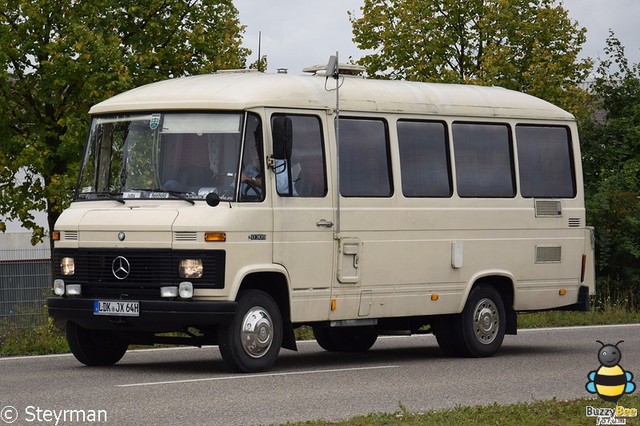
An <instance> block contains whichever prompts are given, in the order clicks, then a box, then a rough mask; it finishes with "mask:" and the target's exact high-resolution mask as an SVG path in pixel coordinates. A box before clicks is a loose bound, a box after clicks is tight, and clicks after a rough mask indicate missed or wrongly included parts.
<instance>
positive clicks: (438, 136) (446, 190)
mask: <svg viewBox="0 0 640 426" xmlns="http://www.w3.org/2000/svg"><path fill="white" fill-rule="evenodd" d="M397 129H398V147H399V150H400V166H401V173H402V193H403V194H404V196H405V197H450V196H451V194H452V188H451V169H450V166H449V144H448V142H447V137H446V135H447V131H446V127H445V124H444V123H441V122H429V121H404V120H401V121H398V123H397Z"/></svg>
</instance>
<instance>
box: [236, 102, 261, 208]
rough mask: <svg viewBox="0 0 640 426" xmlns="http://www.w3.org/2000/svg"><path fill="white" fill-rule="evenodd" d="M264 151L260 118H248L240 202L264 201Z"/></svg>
mask: <svg viewBox="0 0 640 426" xmlns="http://www.w3.org/2000/svg"><path fill="white" fill-rule="evenodd" d="M262 154H263V151H262V126H261V122H260V117H258V116H257V115H254V114H249V115H248V116H247V122H246V123H245V137H244V147H243V149H242V172H241V173H240V196H239V200H240V201H263V200H264V171H263V168H262V164H263V163H264V162H263V155H262Z"/></svg>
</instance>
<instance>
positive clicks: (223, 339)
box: [219, 290, 283, 373]
mask: <svg viewBox="0 0 640 426" xmlns="http://www.w3.org/2000/svg"><path fill="white" fill-rule="evenodd" d="M282 336H283V329H282V314H281V313H280V309H279V308H278V304H277V303H276V302H275V300H273V298H272V297H271V296H270V295H268V294H267V293H265V292H263V291H260V290H246V291H243V292H242V293H240V296H239V297H238V309H237V310H236V313H235V316H234V318H233V321H232V322H231V323H230V324H228V325H224V326H221V327H220V336H219V338H220V340H219V348H220V354H221V355H222V358H223V359H224V360H225V362H226V363H227V364H228V365H229V366H230V367H231V368H232V369H233V370H235V371H237V372H240V373H254V372H259V371H266V370H268V369H270V368H271V367H273V364H275V362H276V359H277V358H278V353H280V347H281V346H282Z"/></svg>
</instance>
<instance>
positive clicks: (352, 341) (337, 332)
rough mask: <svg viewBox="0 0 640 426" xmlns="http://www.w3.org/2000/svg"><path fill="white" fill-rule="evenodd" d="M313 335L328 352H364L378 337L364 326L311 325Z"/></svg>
mask: <svg viewBox="0 0 640 426" xmlns="http://www.w3.org/2000/svg"><path fill="white" fill-rule="evenodd" d="M313 335H314V336H315V338H316V341H317V342H318V344H319V345H320V347H322V349H324V350H326V351H329V352H366V351H368V350H369V349H371V346H373V344H374V343H375V342H376V340H377V339H378V333H376V332H375V331H373V330H371V329H368V328H364V327H313Z"/></svg>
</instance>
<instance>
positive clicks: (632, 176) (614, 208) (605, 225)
mask: <svg viewBox="0 0 640 426" xmlns="http://www.w3.org/2000/svg"><path fill="white" fill-rule="evenodd" d="M605 54H606V57H605V59H604V60H602V61H601V62H600V64H599V66H598V69H597V73H596V80H595V83H594V84H593V85H592V87H591V90H592V92H593V95H594V99H595V102H596V106H597V108H598V110H599V114H597V115H595V116H594V117H592V118H590V119H588V120H585V121H584V122H583V123H581V133H582V134H581V142H582V155H583V159H584V160H583V165H584V175H585V183H586V194H587V202H588V204H587V206H588V216H589V222H590V223H591V224H593V225H594V226H595V227H596V236H597V245H596V249H597V255H598V256H597V259H596V260H597V262H596V265H597V268H598V284H599V287H600V294H601V295H602V296H603V297H604V298H609V299H610V302H614V303H620V304H622V305H623V306H624V307H626V308H629V309H638V308H640V65H639V64H635V65H630V64H629V62H628V60H627V59H626V57H625V54H624V47H623V46H622V44H621V43H620V41H619V40H618V39H617V38H616V37H615V35H614V34H613V33H611V34H610V36H609V38H608V39H607V47H606V48H605Z"/></svg>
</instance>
